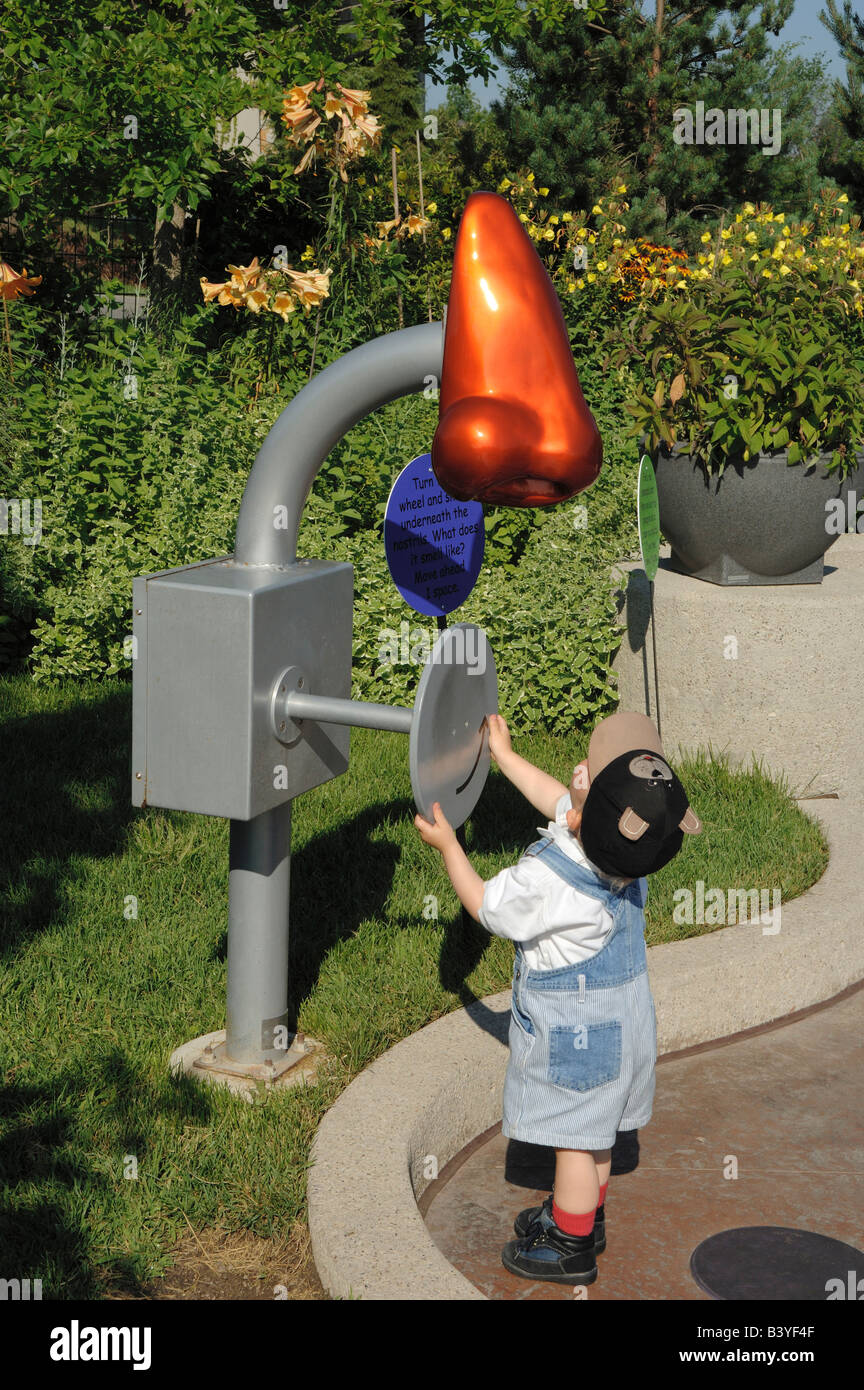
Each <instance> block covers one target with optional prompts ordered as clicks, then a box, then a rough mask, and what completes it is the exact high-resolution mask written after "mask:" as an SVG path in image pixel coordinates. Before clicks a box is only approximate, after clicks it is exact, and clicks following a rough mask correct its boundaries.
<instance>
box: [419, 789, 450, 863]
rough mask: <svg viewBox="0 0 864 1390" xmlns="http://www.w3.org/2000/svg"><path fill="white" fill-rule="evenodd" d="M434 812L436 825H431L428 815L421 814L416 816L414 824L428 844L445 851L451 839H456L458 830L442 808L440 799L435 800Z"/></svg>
mask: <svg viewBox="0 0 864 1390" xmlns="http://www.w3.org/2000/svg"><path fill="white" fill-rule="evenodd" d="M432 814H433V816H434V817H435V824H434V825H430V824H429V822H428V820H427V819H426V817H425V816H421V815H416V816H415V817H414V824H415V826H416V827H417V829H418V830H419V831H420V836H421V838H422V839H423V840H424V841H425V843H426V844H427V845H431V846H432V848H433V849H437V850H441V851H442V852H443V851H444V850H445V849H446V848H447V846H448V845H449V844H450V843H451V841H455V840H456V831H455V830H454V829H453V827H452V825H451V824H450V822H449V821H448V819H447V817H446V816H445V814H444V812H443V811H442V810H441V802H440V801H436V802H435V804H434V806H433V807H432Z"/></svg>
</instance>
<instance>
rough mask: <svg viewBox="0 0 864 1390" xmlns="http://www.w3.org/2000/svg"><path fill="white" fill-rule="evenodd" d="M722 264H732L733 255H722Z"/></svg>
mask: <svg viewBox="0 0 864 1390" xmlns="http://www.w3.org/2000/svg"><path fill="white" fill-rule="evenodd" d="M720 264H721V265H731V264H732V257H731V256H730V255H728V254H727V255H724V256H721V257H720Z"/></svg>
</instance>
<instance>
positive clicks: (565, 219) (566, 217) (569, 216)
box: [561, 212, 573, 222]
mask: <svg viewBox="0 0 864 1390" xmlns="http://www.w3.org/2000/svg"><path fill="white" fill-rule="evenodd" d="M561 221H562V222H572V221H573V214H572V212H565V213H564V215H563V216H562V218H561Z"/></svg>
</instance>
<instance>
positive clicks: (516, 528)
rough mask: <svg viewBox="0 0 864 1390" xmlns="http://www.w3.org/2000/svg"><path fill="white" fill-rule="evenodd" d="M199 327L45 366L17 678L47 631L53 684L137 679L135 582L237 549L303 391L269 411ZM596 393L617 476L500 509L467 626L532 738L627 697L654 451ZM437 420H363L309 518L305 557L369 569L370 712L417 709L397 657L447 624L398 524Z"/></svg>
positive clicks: (3, 558)
mask: <svg viewBox="0 0 864 1390" xmlns="http://www.w3.org/2000/svg"><path fill="white" fill-rule="evenodd" d="M198 326H199V325H198V323H196V322H195V321H190V322H189V323H187V324H186V325H185V327H184V326H183V325H181V326H180V328H179V329H178V332H177V335H176V337H175V339H174V341H173V342H172V343H171V345H170V346H160V344H159V342H158V340H157V338H156V337H155V336H154V335H152V334H150V335H148V334H136V333H135V332H134V330H131V329H130V330H122V329H119V328H110V327H107V328H105V327H103V329H102V330H101V332H100V334H99V336H98V337H97V338H96V341H95V342H93V343H91V344H90V346H89V347H87V348H84V349H82V348H81V347H80V345H78V346H77V348H76V355H75V357H74V358H73V359H72V360H71V361H68V360H67V361H65V362H64V363H63V369H62V374H61V371H60V370H59V369H58V370H52V369H51V368H50V367H49V366H47V365H43V366H42V367H41V369H40V370H38V371H35V372H34V373H33V374H32V375H31V377H30V379H28V380H27V381H26V382H25V383H23V384H20V385H19V389H18V390H17V394H14V395H13V396H12V399H11V404H10V407H9V412H8V418H9V421H10V430H9V433H8V435H7V436H6V439H5V441H4V444H3V446H2V453H0V495H2V496H6V497H39V498H41V499H42V500H43V535H42V540H41V542H40V543H39V544H38V545H35V546H29V545H23V544H20V543H18V541H17V539H16V538H12V537H9V538H7V539H6V541H5V543H4V544H3V545H2V546H0V618H5V619H6V622H5V625H4V624H3V622H2V621H0V664H5V665H10V664H13V663H12V660H11V651H12V649H13V648H15V647H16V646H17V647H18V650H19V654H20V651H21V649H22V640H21V639H22V634H23V633H26V632H27V630H28V629H29V628H30V627H32V636H31V639H30V643H29V645H30V646H31V647H32V650H31V651H30V653H29V669H30V671H31V673H32V675H33V677H34V678H35V679H36V680H37V681H54V680H59V679H62V678H64V677H69V676H75V677H94V676H95V677H102V676H106V675H113V674H115V673H118V672H128V670H129V669H130V661H129V658H128V657H127V655H126V653H125V652H124V639H125V637H126V636H127V634H128V633H129V632H130V630H131V597H132V580H133V578H134V577H135V576H136V575H138V574H144V573H148V572H152V571H155V570H162V569H168V568H172V567H174V566H178V565H184V564H190V563H193V562H194V561H196V560H202V559H209V558H212V557H213V556H218V555H223V554H229V553H231V551H232V550H233V545H234V532H235V527H236V521H237V514H238V510H239V506H240V500H241V498H242V495H243V489H244V487H245V484H246V480H247V477H248V474H249V470H250V468H251V466H252V462H253V460H254V457H255V454H256V453H257V450H258V448H259V447H260V444H261V442H262V441H263V439H264V437H265V435H266V433H267V431H268V429H269V428H270V425H271V424H272V423H273V421H274V420H275V418H276V417H277V415H278V413H279V411H280V410H281V409H282V408H283V407H284V405H285V404H287V402H288V400H290V399H291V397H292V395H293V394H294V393H295V392H296V391H297V390H298V389H299V388H300V387H301V386H302V385H303V377H302V376H301V375H300V373H299V372H298V373H297V374H296V375H295V376H294V377H293V378H292V377H291V376H288V377H287V378H283V380H282V381H281V383H280V382H279V381H278V380H274V381H272V382H270V383H267V382H265V383H264V391H263V394H259V395H258V397H257V399H256V395H255V386H256V383H257V386H258V388H259V391H260V387H261V385H262V380H261V376H260V367H259V364H258V363H257V362H256V360H255V359H254V358H250V359H249V360H248V361H246V360H244V359H243V358H242V357H240V356H239V355H238V354H237V352H236V351H235V350H234V349H235V348H236V344H232V345H231V347H230V348H227V347H226V348H225V349H224V350H221V351H218V352H217V351H211V352H207V351H206V350H205V349H204V348H203V347H202V346H201V343H200V341H199V339H198V337H197V336H196V335H197V329H198ZM130 373H131V374H134V377H135V384H134V386H135V389H134V390H132V391H130V384H131V375H130ZM256 373H257V375H256ZM580 376H581V379H582V382H583V387H584V389H585V394H586V397H587V399H588V401H589V403H590V404H591V407H592V409H593V410H594V413H595V415H596V417H597V419H598V423H599V424H600V428H601V432H602V434H603V437H604V445H605V466H604V469H603V471H602V473H601V475H600V478H599V479H598V480H597V482H596V483H595V484H594V485H593V486H592V487H591V488H590V489H589V490H588V491H587V492H586V493H584V494H582V495H581V496H579V497H577V498H576V499H575V501H574V502H573V503H571V504H566V505H565V506H563V507H557V508H552V509H551V510H550V511H540V510H531V509H516V508H502V507H497V508H491V509H489V511H488V513H487V518H486V530H487V540H486V555H485V561H484V567H483V571H482V573H481V576H480V580H479V582H478V585H477V587H476V589H475V591H474V593H473V594H472V595H471V597H470V598H469V600H468V602H467V603H466V604H465V606H464V607H463V608H462V609H461V610H459V612H458V613H456V614H454V615H453V621H460V620H470V621H475V622H477V623H479V624H480V625H481V626H483V627H484V628H486V629H487V631H488V632H489V635H490V640H491V641H492V644H493V649H494V650H495V652H496V657H497V660H498V662H499V663H500V664H501V667H502V669H501V673H500V680H501V691H502V708H503V709H506V710H507V712H508V713H509V714H510V715H511V717H512V718H513V719H514V721H515V722H516V725H517V726H518V727H522V728H525V729H529V728H535V727H536V728H539V727H549V728H551V729H555V730H563V729H566V728H567V727H570V726H571V725H572V721H573V718H574V716H576V717H578V718H580V719H581V718H583V717H584V718H589V717H592V716H594V715H597V714H599V713H600V712H601V710H602V709H604V708H606V707H607V706H608V704H609V702H610V700H611V699H612V694H611V692H610V686H609V662H610V656H611V650H612V646H613V624H612V609H611V607H610V597H609V592H608V579H607V576H608V571H609V567H610V565H611V564H612V563H613V562H614V561H615V560H617V559H620V558H621V556H622V555H625V554H628V553H630V552H631V551H632V549H633V547H634V545H635V526H634V516H635V507H634V501H633V498H634V490H635V470H636V459H637V453H636V450H635V449H633V448H632V446H628V445H626V444H625V443H623V442H622V439H621V410H620V404H619V396H620V393H621V390H622V388H621V386H620V385H619V383H618V381H617V380H616V379H615V378H610V377H609V376H608V375H606V376H604V375H603V374H602V373H601V371H600V369H599V367H598V366H597V365H596V364H595V363H594V362H592V361H591V360H587V361H586V362H585V363H580ZM277 387H278V388H279V389H278V393H277ZM437 414H438V405H437V401H435V400H432V399H425V398H424V397H423V396H422V395H420V394H418V395H415V396H410V397H406V398H404V399H401V400H398V401H394V402H392V403H391V404H390V405H388V406H385V407H383V408H382V409H381V410H379V411H376V412H375V413H374V414H373V415H371V416H369V417H367V418H366V419H365V420H362V421H361V422H360V423H359V424H358V425H357V426H356V427H355V428H354V429H353V430H352V431H351V432H350V434H348V435H347V436H346V437H345V439H343V440H342V441H341V442H340V443H339V445H338V446H337V447H336V448H335V449H334V450H333V452H332V454H331V456H330V457H329V459H328V460H327V462H326V463H325V465H324V467H323V468H322V470H321V472H320V473H319V475H318V478H317V479H316V482H315V486H314V488H313V492H312V495H311V497H310V499H309V502H308V503H307V507H306V511H305V513H304V520H303V524H302V528H301V544H300V553H301V554H306V555H318V556H322V557H326V558H342V559H346V560H348V561H350V563H352V564H353V565H354V566H355V592H356V610H355V628H354V688H355V690H354V693H355V695H356V696H357V697H359V698H363V699H369V700H380V701H382V702H387V703H407V704H410V703H411V702H412V700H413V696H414V691H415V689H416V684H417V680H418V678H419V667H418V665H417V662H416V660H415V661H414V662H410V661H408V662H406V663H404V664H403V663H401V662H400V663H397V664H396V665H392V664H390V663H388V662H382V661H381V660H380V658H379V652H380V649H381V648H382V646H383V645H385V643H386V637H385V636H382V634H385V633H386V630H387V629H391V630H394V631H396V632H398V633H400V637H401V634H402V632H403V629H402V627H401V625H402V624H403V623H407V624H408V633H409V636H410V633H411V632H412V631H414V630H416V629H423V630H424V633H425V640H426V641H427V643H428V641H429V640H430V638H431V639H432V640H434V636H435V624H434V622H433V621H432V620H428V621H427V620H425V619H422V618H421V617H420V616H419V615H417V614H415V613H414V612H413V611H412V610H410V609H409V608H408V607H407V606H406V605H405V604H404V603H403V602H402V600H401V598H400V596H399V594H398V592H397V590H396V589H395V587H394V585H393V584H392V581H391V580H390V577H389V573H388V571H387V567H386V560H385V556H384V547H383V540H382V534H381V523H382V521H383V515H384V508H385V505H386V500H387V496H388V494H389V491H390V487H391V485H392V483H393V480H394V478H395V477H396V475H397V474H398V472H399V470H400V469H401V468H402V467H403V466H404V465H405V464H406V463H407V462H408V461H409V459H411V458H412V457H414V456H415V455H417V454H420V453H423V452H424V451H426V450H427V449H428V448H429V447H430V446H431V441H432V436H433V434H434V430H435V425H436V422H437ZM631 455H632V457H631ZM574 508H578V509H580V510H579V511H576V510H574ZM583 508H584V509H585V511H584V513H583V512H582V510H581V509H583ZM579 517H581V518H583V519H584V520H585V522H586V525H585V527H584V529H579V530H577V529H575V527H574V519H576V518H579ZM417 640H419V639H417Z"/></svg>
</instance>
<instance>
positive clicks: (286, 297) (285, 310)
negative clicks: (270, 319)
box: [270, 290, 297, 323]
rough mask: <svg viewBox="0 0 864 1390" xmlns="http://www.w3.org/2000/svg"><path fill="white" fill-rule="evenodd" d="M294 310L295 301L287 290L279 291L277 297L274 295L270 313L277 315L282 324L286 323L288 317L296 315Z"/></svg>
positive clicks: (295, 306) (295, 307) (295, 308)
mask: <svg viewBox="0 0 864 1390" xmlns="http://www.w3.org/2000/svg"><path fill="white" fill-rule="evenodd" d="M296 310H297V301H296V300H295V298H294V296H293V295H291V294H289V293H288V291H287V290H280V291H279V293H278V294H277V295H274V297H273V303H272V304H271V305H270V311H271V313H274V314H278V315H279V316H280V318H281V319H282V321H283V323H287V322H288V315H289V314H293V313H296Z"/></svg>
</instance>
